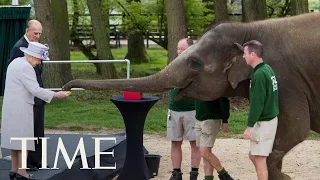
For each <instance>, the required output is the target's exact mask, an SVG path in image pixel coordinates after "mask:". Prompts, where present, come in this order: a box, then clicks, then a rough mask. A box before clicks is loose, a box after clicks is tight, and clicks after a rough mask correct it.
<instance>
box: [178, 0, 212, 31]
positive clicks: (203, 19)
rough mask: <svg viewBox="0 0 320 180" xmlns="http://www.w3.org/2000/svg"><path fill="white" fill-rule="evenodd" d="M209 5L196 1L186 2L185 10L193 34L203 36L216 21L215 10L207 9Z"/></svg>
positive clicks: (189, 0)
mask: <svg viewBox="0 0 320 180" xmlns="http://www.w3.org/2000/svg"><path fill="white" fill-rule="evenodd" d="M207 4H208V3H203V2H201V1H195V0H185V1H184V8H185V13H186V17H187V26H188V29H191V30H192V34H195V35H201V34H203V30H204V28H206V27H207V26H208V25H209V24H210V23H211V22H213V19H214V15H213V14H214V13H213V10H210V9H208V8H207V7H206V5H207Z"/></svg>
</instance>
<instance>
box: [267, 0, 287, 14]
mask: <svg viewBox="0 0 320 180" xmlns="http://www.w3.org/2000/svg"><path fill="white" fill-rule="evenodd" d="M267 13H268V17H269V18H276V17H284V16H288V15H290V4H289V3H287V1H286V0H267Z"/></svg>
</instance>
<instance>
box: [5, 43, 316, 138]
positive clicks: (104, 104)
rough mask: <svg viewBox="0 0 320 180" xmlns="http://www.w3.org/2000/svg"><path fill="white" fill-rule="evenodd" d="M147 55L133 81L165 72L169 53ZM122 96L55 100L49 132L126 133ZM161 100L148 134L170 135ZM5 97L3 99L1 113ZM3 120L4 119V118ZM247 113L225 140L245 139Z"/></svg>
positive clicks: (234, 120)
mask: <svg viewBox="0 0 320 180" xmlns="http://www.w3.org/2000/svg"><path fill="white" fill-rule="evenodd" d="M126 51H127V49H126V48H124V47H123V48H119V49H112V52H113V56H114V59H123V57H124V56H125V54H126ZM147 53H148V55H149V58H150V63H145V64H131V68H130V69H131V77H141V76H146V75H150V74H154V73H156V72H158V71H159V70H161V69H162V68H164V67H165V66H166V63H167V52H166V51H165V50H163V49H160V48H149V49H147ZM71 59H72V60H84V59H86V58H85V56H84V55H83V54H82V53H81V52H78V51H72V52H71ZM115 66H116V69H117V72H118V75H119V76H120V77H122V78H125V77H126V70H125V67H126V65H125V64H124V63H123V64H119V63H116V64H115ZM72 68H75V69H77V70H78V71H79V72H81V73H79V75H82V76H83V75H85V76H88V78H89V79H90V78H95V77H96V76H97V75H95V73H94V72H95V67H94V65H93V64H86V65H84V64H81V65H77V66H76V67H72ZM115 95H121V94H119V92H114V91H106V92H91V91H72V95H71V96H70V97H69V98H68V99H65V100H54V101H53V102H51V103H50V104H47V105H46V113H45V127H46V128H49V129H63V130H69V131H95V130H99V129H102V128H114V129H124V123H123V119H122V116H121V114H120V112H119V111H118V109H117V108H116V106H115V105H114V104H113V103H112V102H111V101H110V98H111V97H112V96H115ZM155 96H158V97H160V100H159V101H158V102H157V103H156V104H155V105H154V106H153V108H152V109H151V110H150V112H149V114H148V116H147V120H146V122H145V132H146V133H157V134H161V135H165V134H166V118H167V108H168V104H167V93H162V94H155ZM1 107H2V97H0V109H1ZM0 120H1V116H0ZM246 122H247V111H246V110H242V111H232V112H231V116H230V120H229V126H230V130H231V133H230V134H229V135H222V137H241V134H242V133H243V131H244V129H245V128H246ZM309 137H310V138H311V139H315V138H319V137H320V136H319V135H318V134H316V133H310V136H309Z"/></svg>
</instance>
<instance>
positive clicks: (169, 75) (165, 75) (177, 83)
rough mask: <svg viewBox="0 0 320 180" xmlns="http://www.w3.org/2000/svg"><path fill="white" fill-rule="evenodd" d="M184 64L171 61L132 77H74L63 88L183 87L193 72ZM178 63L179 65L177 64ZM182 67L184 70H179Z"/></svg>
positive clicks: (148, 89) (142, 89) (138, 89)
mask: <svg viewBox="0 0 320 180" xmlns="http://www.w3.org/2000/svg"><path fill="white" fill-rule="evenodd" d="M184 64H186V63H183V64H181V63H180V64H179V63H177V62H172V63H171V64H170V65H169V66H167V67H166V68H165V69H163V70H162V71H160V72H158V73H156V74H154V75H151V76H147V77H142V78H132V79H111V80H81V79H75V80H72V81H70V82H68V83H67V84H66V85H65V86H64V87H63V89H64V90H70V89H71V88H84V89H87V90H93V91H103V90H124V91H136V92H150V93H154V92H164V91H167V90H170V89H171V88H184V87H186V86H187V85H188V84H189V83H190V82H191V80H192V77H190V76H192V75H193V74H194V73H192V72H190V71H189V72H188V69H189V68H187V67H186V66H184ZM177 65H179V66H177ZM181 68H184V69H185V70H181ZM177 69H179V70H177Z"/></svg>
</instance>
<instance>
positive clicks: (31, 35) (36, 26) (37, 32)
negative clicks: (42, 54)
mask: <svg viewBox="0 0 320 180" xmlns="http://www.w3.org/2000/svg"><path fill="white" fill-rule="evenodd" d="M41 34H42V25H41V23H40V22H39V21H37V20H30V21H29V22H28V24H27V28H26V36H27V38H28V39H29V41H31V42H39V41H40V36H41Z"/></svg>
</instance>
